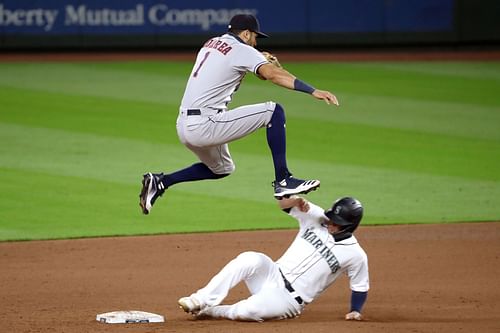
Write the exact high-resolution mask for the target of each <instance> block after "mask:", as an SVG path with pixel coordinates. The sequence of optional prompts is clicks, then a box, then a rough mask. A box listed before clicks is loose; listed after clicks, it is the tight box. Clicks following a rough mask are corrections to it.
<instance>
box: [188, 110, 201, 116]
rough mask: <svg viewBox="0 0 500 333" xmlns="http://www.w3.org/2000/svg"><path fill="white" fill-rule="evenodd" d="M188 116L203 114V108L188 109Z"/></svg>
mask: <svg viewBox="0 0 500 333" xmlns="http://www.w3.org/2000/svg"><path fill="white" fill-rule="evenodd" d="M186 112H187V115H188V116H199V115H201V110H200V109H188V110H187V111H186Z"/></svg>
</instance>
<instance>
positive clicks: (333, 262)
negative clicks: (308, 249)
mask: <svg viewBox="0 0 500 333" xmlns="http://www.w3.org/2000/svg"><path fill="white" fill-rule="evenodd" d="M301 237H302V238H303V239H305V240H306V241H308V242H309V243H310V244H311V245H312V246H314V247H315V248H316V249H317V250H318V252H319V254H321V256H322V257H323V258H324V259H325V260H326V263H327V264H328V266H329V267H330V270H331V271H332V273H335V272H336V271H338V270H339V268H340V264H339V261H338V260H337V257H335V255H334V254H333V253H332V251H330V249H329V248H328V247H327V246H326V244H325V243H323V241H322V240H321V239H320V238H319V237H318V235H316V234H315V233H314V232H313V231H312V230H310V229H307V230H306V231H304V233H303V234H302V235H301Z"/></svg>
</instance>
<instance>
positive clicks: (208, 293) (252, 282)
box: [192, 251, 279, 307]
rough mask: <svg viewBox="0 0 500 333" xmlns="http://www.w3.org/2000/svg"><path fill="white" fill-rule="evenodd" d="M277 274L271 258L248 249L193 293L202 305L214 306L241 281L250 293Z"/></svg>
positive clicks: (257, 289)
mask: <svg viewBox="0 0 500 333" xmlns="http://www.w3.org/2000/svg"><path fill="white" fill-rule="evenodd" d="M278 276H279V271H277V267H276V265H275V264H274V263H273V261H272V259H271V258H269V257H268V256H266V255H265V254H262V253H258V252H253V251H248V252H244V253H241V254H240V255H238V256H237V257H236V258H234V259H233V260H231V261H230V262H228V263H227V264H226V266H224V267H223V268H222V269H221V270H220V272H219V273H217V274H216V275H215V276H214V277H213V278H212V279H211V280H210V281H209V282H208V284H207V285H206V286H205V287H203V288H201V289H199V290H198V291H197V292H196V293H194V294H193V295H194V296H195V298H197V299H198V301H199V303H201V304H202V307H203V306H215V305H219V304H220V303H221V302H222V301H223V300H224V299H225V298H226V296H227V294H228V293H229V291H230V290H231V289H232V288H233V287H234V286H236V285H237V284H238V283H240V282H241V281H245V283H246V284H247V286H248V288H249V290H250V292H251V293H256V292H258V291H260V289H261V288H262V286H265V285H268V284H269V281H272V280H273V279H275V280H277V279H278ZM193 295H192V296H193Z"/></svg>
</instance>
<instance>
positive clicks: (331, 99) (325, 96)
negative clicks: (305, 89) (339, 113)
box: [312, 89, 339, 106]
mask: <svg viewBox="0 0 500 333" xmlns="http://www.w3.org/2000/svg"><path fill="white" fill-rule="evenodd" d="M312 95H313V96H314V97H315V98H317V99H320V100H323V101H325V103H326V104H335V105H337V106H339V101H338V100H337V97H335V95H334V94H332V93H331V92H329V91H324V90H318V89H316V90H314V91H313V93H312Z"/></svg>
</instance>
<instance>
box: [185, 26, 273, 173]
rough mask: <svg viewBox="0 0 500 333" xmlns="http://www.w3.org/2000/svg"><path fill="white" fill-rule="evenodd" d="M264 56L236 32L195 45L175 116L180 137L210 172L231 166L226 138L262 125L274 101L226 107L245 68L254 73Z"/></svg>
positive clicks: (237, 136) (244, 133) (232, 137)
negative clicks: (234, 107)
mask: <svg viewBox="0 0 500 333" xmlns="http://www.w3.org/2000/svg"><path fill="white" fill-rule="evenodd" d="M266 63H267V60H266V58H265V57H264V56H263V55H262V54H261V53H260V52H259V51H257V50H256V49H255V48H253V47H251V46H250V45H247V44H245V43H244V42H243V41H241V39H239V38H238V37H236V36H234V35H231V34H224V35H222V36H220V37H215V38H212V39H210V40H209V41H207V42H206V43H205V45H204V46H203V47H202V48H201V49H200V51H199V53H198V55H197V57H196V62H195V64H194V67H193V70H192V72H191V75H190V77H189V80H188V82H187V86H186V90H185V92H184V97H183V98H182V103H181V106H180V112H179V117H178V118H177V133H178V135H179V138H180V140H181V142H182V143H183V144H184V145H186V146H187V147H188V148H189V149H190V150H191V151H193V152H194V153H195V154H196V155H197V156H198V158H199V159H200V160H201V161H202V162H203V163H204V164H205V165H207V166H208V167H209V168H210V170H212V171H213V172H214V173H216V174H227V173H231V172H233V171H234V163H233V161H232V159H231V155H230V154H229V149H228V146H227V143H228V142H231V141H234V140H237V139H239V138H241V137H244V136H246V135H248V134H250V133H252V132H254V131H255V130H257V129H259V128H261V127H264V126H266V125H267V124H268V123H269V121H270V120H271V116H272V114H273V111H274V108H275V106H276V104H275V103H274V102H266V103H261V104H255V105H247V106H242V107H239V108H236V109H233V110H228V109H227V105H228V103H229V102H230V101H231V99H232V95H233V93H234V92H235V91H236V90H238V87H239V85H240V83H241V81H242V80H243V78H244V77H245V74H246V73H247V72H253V73H255V74H257V69H258V68H259V67H260V66H261V65H263V64H266Z"/></svg>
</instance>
